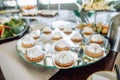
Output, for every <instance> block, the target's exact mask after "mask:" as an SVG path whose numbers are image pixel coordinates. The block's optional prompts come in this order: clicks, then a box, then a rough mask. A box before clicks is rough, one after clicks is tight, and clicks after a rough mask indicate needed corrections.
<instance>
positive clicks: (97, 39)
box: [91, 34, 103, 41]
mask: <svg viewBox="0 0 120 80" xmlns="http://www.w3.org/2000/svg"><path fill="white" fill-rule="evenodd" d="M91 40H92V41H103V39H102V36H101V35H100V34H94V35H92V36H91Z"/></svg>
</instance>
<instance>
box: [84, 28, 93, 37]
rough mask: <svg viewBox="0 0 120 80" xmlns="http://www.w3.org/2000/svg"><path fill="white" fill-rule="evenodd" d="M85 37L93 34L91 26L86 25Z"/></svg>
mask: <svg viewBox="0 0 120 80" xmlns="http://www.w3.org/2000/svg"><path fill="white" fill-rule="evenodd" d="M82 33H83V35H84V37H87V36H90V35H92V34H93V30H92V28H91V27H84V29H83V31H82Z"/></svg>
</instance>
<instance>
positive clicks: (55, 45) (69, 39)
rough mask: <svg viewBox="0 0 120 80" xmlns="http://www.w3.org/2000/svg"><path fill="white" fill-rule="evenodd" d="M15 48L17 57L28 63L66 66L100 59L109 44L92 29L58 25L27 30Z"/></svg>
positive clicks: (83, 64) (54, 66) (82, 64)
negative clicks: (28, 31)
mask: <svg viewBox="0 0 120 80" xmlns="http://www.w3.org/2000/svg"><path fill="white" fill-rule="evenodd" d="M84 32H86V33H85V34H84ZM95 37H96V38H95ZM16 48H17V52H18V54H19V56H20V57H22V58H23V60H25V61H27V62H29V63H31V64H36V65H39V66H44V67H50V68H60V69H68V68H75V67H81V66H87V65H90V64H92V63H95V62H97V61H99V60H101V59H102V58H104V57H105V56H106V55H107V54H108V53H109V50H110V44H109V41H108V40H107V39H106V38H105V37H104V36H103V35H101V34H98V33H96V32H95V31H94V30H93V28H90V27H88V28H86V29H85V28H83V29H78V28H76V27H75V26H74V28H71V27H69V26H64V27H63V25H62V27H61V26H58V27H56V28H51V27H49V26H46V27H44V28H43V29H40V30H34V31H31V32H30V33H28V34H26V35H25V36H24V37H23V38H21V39H19V40H18V42H17V46H16Z"/></svg>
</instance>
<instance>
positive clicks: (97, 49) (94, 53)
mask: <svg viewBox="0 0 120 80" xmlns="http://www.w3.org/2000/svg"><path fill="white" fill-rule="evenodd" d="M85 53H86V55H88V56H90V57H92V58H100V57H102V56H103V50H102V48H101V46H100V45H99V44H96V43H91V44H89V45H88V46H87V47H86V48H85Z"/></svg>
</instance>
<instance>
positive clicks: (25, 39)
mask: <svg viewBox="0 0 120 80" xmlns="http://www.w3.org/2000/svg"><path fill="white" fill-rule="evenodd" d="M22 43H23V44H34V43H35V40H34V39H33V38H32V37H31V36H29V35H26V36H24V37H23V38H22Z"/></svg>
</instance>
